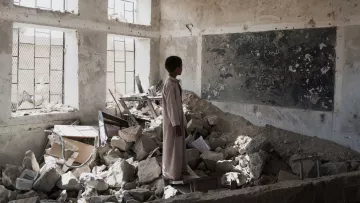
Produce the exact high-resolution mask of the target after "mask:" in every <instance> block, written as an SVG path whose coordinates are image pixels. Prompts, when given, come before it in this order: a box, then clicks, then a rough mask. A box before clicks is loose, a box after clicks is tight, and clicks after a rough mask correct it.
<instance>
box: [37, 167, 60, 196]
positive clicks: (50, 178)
mask: <svg viewBox="0 0 360 203" xmlns="http://www.w3.org/2000/svg"><path fill="white" fill-rule="evenodd" d="M60 177H61V174H60V171H59V170H58V169H57V167H56V165H46V164H45V165H44V166H43V167H42V168H41V170H40V177H39V178H38V179H37V180H36V181H35V183H34V185H33V188H34V189H35V190H36V191H41V192H50V191H51V190H52V188H53V187H54V186H55V184H56V182H57V181H58V180H59V179H60Z"/></svg>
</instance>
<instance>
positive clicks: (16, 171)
mask: <svg viewBox="0 0 360 203" xmlns="http://www.w3.org/2000/svg"><path fill="white" fill-rule="evenodd" d="M22 172H23V168H22V167H21V166H15V165H11V164H6V165H5V170H4V171H3V172H2V183H3V184H4V186H5V187H7V188H9V189H12V190H15V188H16V179H17V178H18V177H20V175H21V173H22Z"/></svg>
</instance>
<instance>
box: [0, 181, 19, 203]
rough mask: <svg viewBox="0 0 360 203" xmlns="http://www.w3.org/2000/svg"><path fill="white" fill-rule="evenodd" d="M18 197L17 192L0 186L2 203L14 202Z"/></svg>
mask: <svg viewBox="0 0 360 203" xmlns="http://www.w3.org/2000/svg"><path fill="white" fill-rule="evenodd" d="M16 195H17V194H16V192H13V191H11V190H8V189H6V188H5V187H4V186H2V185H0V203H8V202H9V201H11V200H14V199H15V197H16Z"/></svg>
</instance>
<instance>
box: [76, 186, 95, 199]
mask: <svg viewBox="0 0 360 203" xmlns="http://www.w3.org/2000/svg"><path fill="white" fill-rule="evenodd" d="M94 196H98V193H97V191H96V189H95V188H91V187H86V188H85V191H84V192H83V193H82V194H81V195H80V197H81V198H84V199H85V200H88V199H90V198H91V197H94Z"/></svg>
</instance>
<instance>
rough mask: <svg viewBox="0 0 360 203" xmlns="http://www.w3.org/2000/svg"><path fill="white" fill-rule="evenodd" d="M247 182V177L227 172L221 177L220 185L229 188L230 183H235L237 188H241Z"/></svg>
mask: <svg viewBox="0 0 360 203" xmlns="http://www.w3.org/2000/svg"><path fill="white" fill-rule="evenodd" d="M247 180H248V177H246V176H245V175H243V174H241V173H237V172H229V173H226V174H224V175H223V176H221V185H223V186H227V187H229V186H231V183H232V182H235V183H236V185H237V187H241V186H242V185H244V184H245V183H246V182H247Z"/></svg>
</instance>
